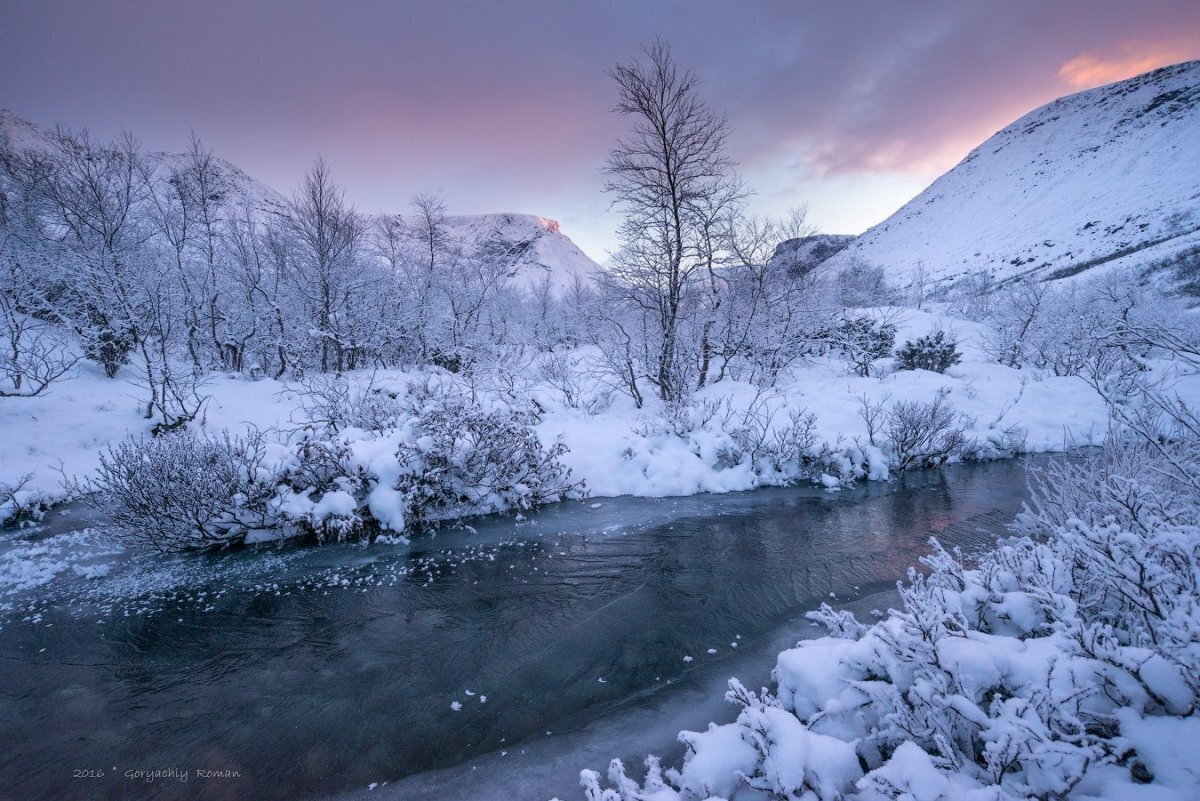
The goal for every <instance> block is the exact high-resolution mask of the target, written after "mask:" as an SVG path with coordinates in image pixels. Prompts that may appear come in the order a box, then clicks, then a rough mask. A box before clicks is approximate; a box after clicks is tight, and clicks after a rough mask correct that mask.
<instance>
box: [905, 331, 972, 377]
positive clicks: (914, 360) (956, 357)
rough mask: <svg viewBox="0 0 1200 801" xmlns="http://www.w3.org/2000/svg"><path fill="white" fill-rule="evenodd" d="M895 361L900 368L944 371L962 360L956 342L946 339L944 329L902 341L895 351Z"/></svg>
mask: <svg viewBox="0 0 1200 801" xmlns="http://www.w3.org/2000/svg"><path fill="white" fill-rule="evenodd" d="M896 361H897V363H898V365H899V367H900V369H901V370H932V371H933V372H935V373H944V372H946V371H947V370H948V369H950V368H951V367H953V366H954V365H956V364H958V363H959V362H961V361H962V354H961V353H959V352H958V343H957V342H953V341H947V339H946V332H945V331H935V332H934V333H932V334H927V335H926V336H923V337H918V338H917V339H915V340H909V341H908V342H905V343H904V346H903V347H901V348H900V350H898V351H896Z"/></svg>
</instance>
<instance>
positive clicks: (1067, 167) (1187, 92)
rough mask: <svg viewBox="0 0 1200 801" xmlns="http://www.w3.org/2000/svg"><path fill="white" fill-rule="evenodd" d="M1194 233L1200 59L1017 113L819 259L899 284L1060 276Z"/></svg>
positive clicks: (1149, 252) (1152, 254) (1198, 239)
mask: <svg viewBox="0 0 1200 801" xmlns="http://www.w3.org/2000/svg"><path fill="white" fill-rule="evenodd" d="M1197 245H1200V61H1189V62H1186V63H1183V64H1176V65H1174V66H1171V67H1164V68H1162V69H1159V70H1155V71H1153V72H1149V73H1146V74H1145V75H1141V76H1138V77H1136V78H1131V79H1129V80H1125V81H1121V82H1119V83H1115V84H1111V85H1109V86H1103V87H1100V88H1097V89H1091V90H1088V91H1085V92H1080V93H1078V94H1074V95H1070V96H1067V97H1063V98H1060V99H1058V100H1056V101H1054V102H1053V103H1050V104H1048V105H1046V106H1043V107H1041V108H1039V109H1037V110H1036V111H1033V112H1031V113H1029V114H1027V115H1026V116H1024V117H1022V118H1021V119H1019V120H1017V121H1016V122H1014V123H1013V124H1012V125H1009V126H1008V127H1007V128H1005V129H1003V130H1001V131H1000V132H999V133H997V134H995V135H994V136H992V137H991V138H990V139H988V140H987V141H986V142H984V143H983V144H982V145H980V146H979V147H977V148H976V149H975V150H973V151H972V152H971V153H970V154H969V155H968V156H967V157H966V158H965V159H963V160H962V162H960V163H959V164H958V165H957V166H955V167H954V168H953V169H952V170H950V171H949V172H947V173H946V174H945V175H943V176H942V177H940V178H938V179H937V180H936V181H935V182H934V183H933V184H932V185H931V186H930V187H929V188H928V189H926V190H925V191H924V192H922V193H921V194H920V195H918V196H917V197H916V198H915V199H913V200H912V201H911V202H909V203H908V204H907V205H905V206H904V207H903V208H901V209H900V210H899V211H897V212H896V213H895V214H893V215H892V216H891V217H889V218H888V219H887V220H885V221H884V222H882V223H880V224H879V225H877V226H875V227H874V228H872V229H870V230H869V231H867V232H866V233H864V234H863V235H862V236H860V237H859V238H858V239H856V240H855V241H854V242H853V243H852V244H851V245H850V246H849V247H847V248H846V249H845V250H843V251H842V252H841V253H839V254H837V255H836V256H834V257H833V258H831V259H830V260H829V261H827V262H826V263H825V264H824V265H823V266H822V268H821V269H822V271H825V270H833V269H840V268H846V267H852V266H856V265H867V266H879V267H882V268H883V269H884V270H885V272H886V274H887V276H888V278H889V280H890V281H891V282H892V283H893V284H896V285H898V286H901V287H903V286H907V285H909V284H911V283H912V282H913V280H914V279H915V278H917V277H918V276H921V275H922V274H923V276H924V279H925V280H927V281H929V282H931V283H933V284H946V283H950V282H953V281H954V280H955V279H958V278H961V277H963V276H964V275H967V274H969V273H972V272H977V271H987V272H990V273H991V274H992V275H993V277H995V278H996V279H997V280H1000V281H1003V280H1005V279H1009V278H1013V277H1017V276H1021V275H1026V274H1034V275H1036V276H1038V277H1041V278H1063V277H1066V276H1069V275H1074V274H1078V273H1081V272H1083V271H1085V270H1089V269H1093V268H1096V267H1100V266H1102V265H1104V264H1108V263H1110V262H1111V261H1113V260H1115V259H1119V258H1122V257H1125V256H1129V255H1130V254H1134V253H1136V254H1139V255H1140V256H1141V259H1140V260H1139V263H1140V264H1141V265H1145V264H1148V263H1150V262H1152V261H1154V260H1156V259H1159V258H1162V257H1165V256H1168V255H1171V254H1173V253H1177V252H1179V251H1180V250H1182V249H1185V248H1189V247H1195V246H1197ZM1126 264H1128V260H1126Z"/></svg>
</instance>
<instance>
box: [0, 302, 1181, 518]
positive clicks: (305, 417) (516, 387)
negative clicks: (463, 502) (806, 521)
mask: <svg viewBox="0 0 1200 801" xmlns="http://www.w3.org/2000/svg"><path fill="white" fill-rule="evenodd" d="M897 319H898V320H899V321H900V331H899V335H898V341H903V340H904V339H907V338H913V337H916V336H920V335H923V334H925V333H928V332H929V331H932V330H943V329H944V330H949V331H951V332H952V336H953V337H955V338H956V339H957V340H958V341H959V343H960V349H961V351H962V353H963V359H962V362H961V363H960V364H958V365H956V366H953V367H951V368H950V369H949V370H948V371H947V372H946V373H945V374H939V373H933V372H929V371H926V370H909V371H898V370H895V369H894V365H893V364H892V360H891V359H883V360H880V361H879V363H878V364H877V365H876V366H875V370H874V373H873V374H872V375H871V376H870V377H864V376H858V375H853V374H851V373H850V371H849V370H848V367H847V364H846V363H845V362H844V361H842V360H841V359H838V358H834V357H832V356H823V357H813V358H811V359H810V360H809V361H807V362H806V363H804V364H801V365H798V366H795V367H793V368H791V369H790V370H789V371H787V372H786V373H785V374H784V375H781V376H780V377H779V380H778V382H777V383H776V384H775V385H774V386H773V387H771V388H768V389H763V388H761V387H757V386H754V385H752V384H749V383H746V382H739V381H732V380H725V381H720V382H717V383H714V384H711V385H709V386H707V387H705V388H704V389H702V390H700V391H698V392H697V393H696V394H695V397H694V398H693V399H692V400H691V401H690V403H689V404H686V405H683V406H672V407H665V406H664V405H663V404H662V403H661V402H659V401H658V400H657V399H655V398H653V397H647V399H646V402H645V407H644V408H641V409H639V408H637V407H636V405H635V404H634V403H633V401H632V400H631V399H630V398H629V397H628V396H626V395H623V394H621V393H619V392H616V391H615V390H613V388H611V387H609V386H607V385H606V384H605V383H604V381H603V380H601V379H599V378H597V376H596V374H595V372H594V370H592V369H591V367H590V366H589V365H590V364H591V362H592V361H594V360H595V358H596V354H595V353H594V352H590V351H588V350H587V349H580V350H579V351H576V352H573V353H572V354H570V359H569V360H570V361H571V363H572V365H574V366H573V368H572V369H573V370H574V371H575V372H574V373H571V374H570V376H569V382H573V383H570V386H568V385H567V384H565V383H564V381H565V380H567V379H564V378H563V376H562V375H557V377H556V378H555V377H551V378H547V377H546V376H547V372H546V371H545V370H544V369H542V368H543V367H544V365H539V363H538V360H539V359H544V358H546V356H545V354H542V355H538V354H532V355H531V356H530V362H529V364H528V365H526V366H525V367H524V368H522V369H521V370H518V371H515V372H512V373H510V374H508V375H506V376H497V375H495V374H481V375H476V376H472V377H469V378H466V377H463V376H456V375H451V374H449V373H445V372H444V371H437V370H434V371H432V372H430V371H411V372H406V371H396V370H394V371H379V372H358V373H352V374H348V375H347V376H345V377H344V379H345V387H346V389H347V391H348V392H349V393H351V394H353V393H355V392H359V393H362V392H363V391H365V389H366V388H368V387H369V388H370V389H371V390H378V391H380V392H382V393H385V394H388V395H396V396H398V397H403V396H404V395H405V393H407V392H409V391H410V388H411V387H413V386H414V385H421V384H423V383H425V382H428V381H431V380H432V381H434V382H436V383H438V384H440V385H441V386H443V387H444V388H445V389H446V391H448V392H451V393H457V394H460V395H462V396H464V397H471V398H474V399H477V400H478V401H479V402H481V403H483V404H484V405H487V406H491V407H496V408H520V409H521V410H522V411H523V413H528V415H529V416H530V418H531V419H532V421H533V426H534V429H535V431H536V432H537V435H538V437H539V439H540V440H541V441H542V442H543V444H545V445H546V446H552V445H555V444H562V445H564V446H566V448H567V451H566V452H565V453H564V454H563V455H562V457H561V461H562V462H563V464H564V465H566V466H567V467H569V468H570V469H571V471H572V475H573V478H575V479H583V480H584V481H585V482H586V485H587V489H588V491H589V492H590V494H591V495H592V496H596V497H615V496H622V495H633V496H640V497H667V496H682V495H691V494H695V493H700V492H731V491H740V490H747V489H753V488H755V487H759V486H764V485H772V484H783V483H788V482H792V481H796V480H807V479H818V480H821V481H824V482H825V484H826V486H830V487H837V486H840V485H842V484H844V483H846V482H849V481H853V480H856V479H860V478H865V479H882V478H886V477H887V476H888V475H889V472H890V470H892V469H894V468H895V454H892V453H890V452H889V449H890V445H889V443H888V442H887V441H886V440H887V438H886V434H885V433H884V432H883V431H881V430H880V425H881V422H882V420H883V419H884V417H885V416H886V413H887V411H888V410H889V409H892V408H895V406H896V404H898V403H902V402H912V403H931V402H934V401H937V400H939V399H940V402H941V403H942V404H943V405H944V407H945V408H946V409H948V410H949V412H950V415H951V419H952V420H953V422H954V424H955V425H956V426H959V427H961V430H962V434H963V437H964V438H965V442H966V443H968V445H970V446H971V448H973V450H970V451H969V452H970V453H972V454H974V455H976V456H978V457H980V458H992V457H995V456H1003V455H1008V454H1011V453H1012V452H1014V451H1021V452H1028V453H1041V452H1048V451H1058V450H1063V449H1064V448H1068V447H1072V446H1085V445H1095V444H1099V442H1100V441H1101V440H1102V439H1103V435H1104V432H1105V431H1106V430H1107V425H1108V412H1107V409H1106V407H1105V405H1104V403H1103V401H1102V400H1101V399H1100V398H1099V397H1098V396H1097V394H1096V393H1095V392H1094V391H1093V390H1092V388H1091V387H1090V386H1088V384H1087V383H1086V382H1085V381H1084V380H1083V379H1081V378H1079V377H1076V376H1054V375H1050V374H1045V373H1044V372H1039V371H1035V370H1029V369H1026V370H1017V369H1013V368H1010V367H1005V366H1003V365H999V364H996V363H995V362H993V361H991V360H990V359H989V358H988V357H987V355H986V354H985V353H984V352H983V350H982V349H981V347H980V345H981V343H982V342H983V341H984V340H985V338H986V336H987V335H988V331H987V328H986V326H983V325H980V324H977V323H970V322H966V321H963V320H957V319H949V318H946V317H944V316H942V315H940V314H937V313H933V312H929V311H918V310H912V309H908V310H904V311H903V313H902V314H900V315H899V317H898V318H897ZM501 378H505V379H507V383H505V382H502V381H500V379H501ZM514 382H515V383H514ZM501 383H504V384H505V385H504V386H500V384H501ZM202 391H203V392H204V393H205V394H207V395H208V398H209V399H208V402H207V404H206V406H205V408H204V411H203V414H202V416H201V417H200V419H199V420H197V421H196V422H195V423H193V424H192V429H193V430H195V431H197V432H200V433H206V434H208V435H212V436H217V435H219V434H220V433H221V432H223V431H228V432H230V433H231V434H234V435H238V434H242V433H244V432H246V431H247V430H249V429H251V428H253V429H257V430H260V431H265V432H268V435H269V436H271V437H274V438H282V437H285V436H286V435H287V434H288V432H294V431H296V430H298V429H300V428H302V427H304V426H305V425H306V424H309V423H310V418H311V417H312V415H313V410H312V408H311V407H312V402H313V398H312V393H311V385H306V383H305V382H302V381H300V382H297V381H293V382H276V381H273V380H270V379H264V380H259V381H252V380H249V379H246V378H243V377H235V376H225V375H218V376H213V377H211V378H210V379H209V380H208V382H207V383H206V384H205V385H204V387H203V390H202ZM1191 391H1192V393H1193V394H1200V387H1193V388H1192V390H1191ZM872 409H874V410H875V415H876V417H875V421H874V430H872V426H871V425H868V421H867V419H866V417H867V415H868V414H870V413H871V410H872ZM139 410H140V402H139V400H138V389H137V388H136V387H135V386H133V385H132V384H131V383H128V382H126V381H123V380H121V379H120V377H118V379H116V380H112V379H108V378H106V377H104V375H103V373H102V371H100V370H99V368H98V367H96V366H94V365H91V364H88V363H81V364H80V365H78V366H77V367H76V369H75V372H74V374H73V378H72V380H69V381H64V382H62V383H60V384H58V385H56V386H54V387H53V388H52V389H51V391H50V392H49V393H48V394H47V395H45V396H43V397H36V398H22V399H6V400H5V401H4V402H3V403H0V429H3V430H4V432H5V435H6V440H5V443H4V452H5V458H4V460H3V465H2V466H0V484H6V485H8V486H10V487H11V486H15V485H17V484H18V483H19V482H21V480H22V479H23V478H25V477H28V480H27V481H26V482H25V484H24V486H23V487H22V489H21V490H20V491H19V492H18V493H17V499H18V500H19V501H20V502H23V503H26V504H28V503H32V502H34V501H35V500H36V499H37V498H45V499H48V500H50V501H53V500H55V499H59V498H61V497H63V494H64V492H65V490H64V488H63V483H64V478H66V479H70V478H79V479H86V478H87V477H90V476H91V475H93V474H94V473H95V471H96V468H97V466H98V463H99V457H100V454H101V452H102V451H103V450H104V449H105V448H107V447H109V446H111V445H113V444H116V443H119V442H121V441H123V440H125V439H126V438H128V437H134V438H143V437H146V436H148V435H149V430H150V427H151V424H150V422H149V421H146V420H144V419H142V418H141V417H140V413H139ZM346 434H347V435H348V436H349V437H351V438H358V439H359V440H371V439H376V438H378V434H375V433H372V432H362V431H353V430H351V431H348V432H346ZM773 444H774V445H778V446H779V449H780V450H781V451H787V450H788V449H789V448H790V449H792V450H796V451H798V452H799V451H801V450H804V451H806V452H811V453H815V454H821V456H820V458H817V459H814V460H813V464H812V465H810V466H808V467H806V468H803V469H802V468H801V466H800V465H799V464H798V463H791V462H787V460H786V459H779V458H776V457H775V456H774V455H773V454H772V453H771V452H770V451H771V447H772V446H773ZM800 446H803V447H800ZM957 458H960V455H959V454H953V455H952V456H951V459H952V460H954V459H957ZM781 462H786V463H781ZM2 505H3V504H0V506H2ZM10 507H11V504H10ZM3 511H4V510H3V509H0V513H3ZM10 511H11V508H10Z"/></svg>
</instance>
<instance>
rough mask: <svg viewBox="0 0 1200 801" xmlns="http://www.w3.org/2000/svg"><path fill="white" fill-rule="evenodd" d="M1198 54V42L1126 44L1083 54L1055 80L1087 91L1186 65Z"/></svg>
mask: <svg viewBox="0 0 1200 801" xmlns="http://www.w3.org/2000/svg"><path fill="white" fill-rule="evenodd" d="M1198 51H1200V40H1193V41H1192V42H1190V43H1188V44H1184V43H1171V44H1150V43H1145V42H1130V43H1128V44H1126V45H1124V46H1123V47H1121V48H1120V51H1119V52H1117V53H1094V52H1093V53H1084V54H1082V55H1079V56H1076V57H1075V58H1073V59H1071V60H1070V61H1068V62H1066V63H1065V64H1063V65H1062V67H1060V68H1059V70H1058V76H1059V77H1060V78H1062V79H1063V80H1064V81H1066V82H1067V84H1069V85H1070V86H1071V87H1072V88H1073V89H1091V88H1092V87H1094V86H1103V85H1104V84H1107V83H1113V82H1115V81H1122V80H1124V79H1126V78H1132V77H1133V76H1134V75H1140V74H1141V73H1143V72H1149V71H1150V70H1152V69H1157V68H1158V67H1165V66H1167V65H1168V64H1174V63H1176V62H1179V61H1186V60H1187V58H1188V57H1189V55H1190V56H1193V57H1194V56H1195V54H1196V53H1197V52H1198Z"/></svg>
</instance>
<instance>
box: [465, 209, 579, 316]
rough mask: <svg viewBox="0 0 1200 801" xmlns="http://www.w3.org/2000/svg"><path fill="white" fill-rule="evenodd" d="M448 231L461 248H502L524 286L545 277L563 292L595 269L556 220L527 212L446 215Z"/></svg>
mask: <svg viewBox="0 0 1200 801" xmlns="http://www.w3.org/2000/svg"><path fill="white" fill-rule="evenodd" d="M446 227H447V229H449V231H450V235H451V236H452V237H454V238H455V239H456V240H457V241H458V242H460V243H462V244H463V245H464V246H465V247H466V249H468V250H469V249H472V248H478V249H482V250H484V251H486V252H490V253H497V254H501V255H502V257H503V258H505V259H506V260H509V263H510V264H511V265H512V273H511V274H512V276H513V280H514V281H516V283H518V284H519V285H521V286H524V287H526V288H529V289H537V288H539V287H541V286H544V285H546V283H547V282H548V284H549V288H550V292H551V294H553V295H556V296H562V295H563V294H565V293H566V292H568V291H569V290H570V289H571V288H572V287H573V286H574V285H575V283H576V281H582V282H584V283H587V282H589V281H591V279H592V277H593V276H595V275H596V274H597V273H598V272H600V270H601V268H600V265H598V264H596V262H594V261H592V259H591V258H589V257H588V255H587V254H586V253H584V252H583V251H582V250H580V249H579V246H578V245H576V244H575V243H574V242H572V241H571V240H570V238H568V237H567V236H566V235H565V234H563V233H562V231H560V230H559V226H558V223H557V222H556V221H554V220H548V219H546V218H545V217H537V216H534V215H532V214H473V215H457V216H450V217H447V218H446Z"/></svg>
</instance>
